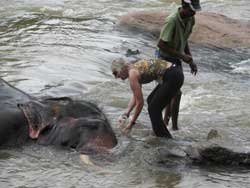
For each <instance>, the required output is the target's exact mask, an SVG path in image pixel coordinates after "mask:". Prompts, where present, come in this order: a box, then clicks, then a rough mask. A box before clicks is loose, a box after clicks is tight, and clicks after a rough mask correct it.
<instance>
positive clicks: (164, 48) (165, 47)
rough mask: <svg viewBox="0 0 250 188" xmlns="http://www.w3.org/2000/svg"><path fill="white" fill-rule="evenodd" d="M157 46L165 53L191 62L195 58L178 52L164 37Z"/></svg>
mask: <svg viewBox="0 0 250 188" xmlns="http://www.w3.org/2000/svg"><path fill="white" fill-rule="evenodd" d="M157 46H158V48H160V49H161V50H162V51H164V52H165V53H167V54H170V55H171V56H173V57H175V58H178V59H182V60H183V61H184V62H186V63H188V62H191V61H192V60H193V59H192V56H190V55H187V54H182V53H179V52H177V51H176V50H175V49H174V48H172V47H170V46H169V44H168V42H165V41H163V40H162V39H160V40H159V42H158V45H157Z"/></svg>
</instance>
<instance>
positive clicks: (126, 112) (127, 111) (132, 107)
mask: <svg viewBox="0 0 250 188" xmlns="http://www.w3.org/2000/svg"><path fill="white" fill-rule="evenodd" d="M134 107H135V97H134V95H132V97H131V99H130V101H129V103H128V107H127V109H126V111H125V115H126V116H127V117H129V115H130V113H131V112H132V110H133V109H134Z"/></svg>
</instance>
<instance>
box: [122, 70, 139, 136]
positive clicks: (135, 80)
mask: <svg viewBox="0 0 250 188" xmlns="http://www.w3.org/2000/svg"><path fill="white" fill-rule="evenodd" d="M129 82H130V87H131V90H132V92H133V98H134V108H135V111H134V114H133V116H132V119H131V121H130V122H129V123H128V125H127V126H126V128H125V129H123V133H124V134H126V135H127V134H128V133H129V131H130V130H131V129H132V127H133V126H134V124H135V121H136V120H137V118H138V116H139V115H140V113H141V110H142V107H143V105H144V100H143V94H142V88H141V84H140V83H139V73H138V71H137V70H133V69H132V70H130V71H129Z"/></svg>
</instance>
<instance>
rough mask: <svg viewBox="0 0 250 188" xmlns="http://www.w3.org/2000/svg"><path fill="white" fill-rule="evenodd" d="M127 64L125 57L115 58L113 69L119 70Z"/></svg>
mask: <svg viewBox="0 0 250 188" xmlns="http://www.w3.org/2000/svg"><path fill="white" fill-rule="evenodd" d="M126 64H127V63H126V61H125V60H124V59H123V58H119V59H115V60H114V61H113V62H112V64H111V70H112V71H118V72H119V71H121V69H122V68H123V67H124V66H125V65H126Z"/></svg>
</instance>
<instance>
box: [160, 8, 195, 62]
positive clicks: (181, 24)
mask: <svg viewBox="0 0 250 188" xmlns="http://www.w3.org/2000/svg"><path fill="white" fill-rule="evenodd" d="M194 24H195V19H194V17H190V18H186V19H182V18H181V16H180V13H179V10H178V9H177V12H176V13H174V14H172V15H169V16H168V17H167V18H166V21H165V24H164V26H163V28H162V30H161V33H160V39H161V40H163V41H165V42H167V43H168V44H169V47H171V48H174V49H175V50H176V51H177V52H179V53H184V50H185V47H186V44H187V40H188V37H189V36H190V34H191V33H192V29H193V26H194ZM160 53H161V54H162V55H163V56H166V57H170V56H171V55H170V54H167V53H165V52H163V51H161V49H160Z"/></svg>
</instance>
